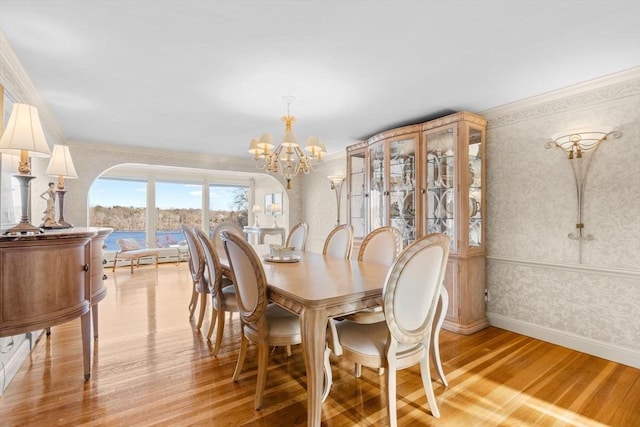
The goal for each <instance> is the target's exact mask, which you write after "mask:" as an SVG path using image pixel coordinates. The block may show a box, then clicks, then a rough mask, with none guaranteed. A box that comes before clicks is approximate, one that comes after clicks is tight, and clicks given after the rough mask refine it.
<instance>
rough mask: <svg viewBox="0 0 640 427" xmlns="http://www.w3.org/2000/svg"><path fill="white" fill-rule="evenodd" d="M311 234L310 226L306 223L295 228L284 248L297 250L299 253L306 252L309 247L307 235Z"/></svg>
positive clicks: (290, 232)
mask: <svg viewBox="0 0 640 427" xmlns="http://www.w3.org/2000/svg"><path fill="white" fill-rule="evenodd" d="M308 233H309V226H308V225H307V223H306V222H301V223H299V224H296V225H294V226H293V228H292V229H291V231H289V235H288V236H287V241H286V242H285V244H284V246H285V247H287V248H295V249H296V250H297V251H301V252H304V250H305V249H306V247H307V234H308Z"/></svg>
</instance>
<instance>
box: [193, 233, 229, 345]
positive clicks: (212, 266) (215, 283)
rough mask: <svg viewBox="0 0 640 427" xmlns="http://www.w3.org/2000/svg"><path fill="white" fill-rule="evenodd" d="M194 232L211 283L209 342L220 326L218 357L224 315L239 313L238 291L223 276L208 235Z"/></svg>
mask: <svg viewBox="0 0 640 427" xmlns="http://www.w3.org/2000/svg"><path fill="white" fill-rule="evenodd" d="M193 231H194V233H195V234H196V237H197V238H198V240H199V241H200V244H201V245H202V249H203V251H204V258H205V261H206V267H207V270H206V271H207V275H208V277H209V283H210V284H211V302H212V310H211V322H210V323H209V333H208V334H207V340H211V335H212V334H213V329H214V327H215V326H216V324H217V325H218V330H217V332H216V341H215V345H214V347H213V355H214V356H217V355H218V351H219V350H220V344H221V343H222V333H223V331H224V315H225V313H237V312H238V303H237V300H236V291H235V288H234V287H233V282H232V281H231V279H229V278H228V277H225V276H224V275H223V270H222V265H221V264H220V258H219V257H218V252H217V250H216V247H215V246H214V244H213V242H211V239H209V236H207V233H205V232H204V231H202V229H200V228H199V227H193Z"/></svg>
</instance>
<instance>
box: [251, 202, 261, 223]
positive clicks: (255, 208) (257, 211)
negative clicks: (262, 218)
mask: <svg viewBox="0 0 640 427" xmlns="http://www.w3.org/2000/svg"><path fill="white" fill-rule="evenodd" d="M252 210H253V216H254V220H253V221H254V222H253V226H254V227H260V222H259V221H258V215H259V214H260V212H262V207H261V206H260V205H253V209H252Z"/></svg>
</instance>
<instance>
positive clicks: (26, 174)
mask: <svg viewBox="0 0 640 427" xmlns="http://www.w3.org/2000/svg"><path fill="white" fill-rule="evenodd" d="M0 152H2V153H8V154H19V155H20V161H19V163H18V174H16V175H14V176H15V177H16V179H17V180H18V182H19V183H20V199H21V202H22V215H21V217H20V222H19V223H18V224H17V225H16V226H15V227H13V228H11V229H9V230H7V231H5V232H4V234H27V233H34V234H40V233H42V232H43V230H42V229H41V228H39V227H35V226H33V225H31V220H30V207H31V206H30V205H31V203H30V202H31V180H32V179H34V178H35V176H31V175H30V174H31V165H30V161H29V158H30V157H51V151H50V150H49V145H48V144H47V140H46V139H45V137H44V132H43V130H42V125H41V124H40V116H39V115H38V109H37V108H36V107H34V106H32V105H27V104H13V109H12V110H11V116H9V122H8V123H7V127H6V128H5V130H4V132H3V133H2V138H0Z"/></svg>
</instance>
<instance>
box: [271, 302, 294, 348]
mask: <svg viewBox="0 0 640 427" xmlns="http://www.w3.org/2000/svg"><path fill="white" fill-rule="evenodd" d="M265 316H266V320H267V324H268V326H269V337H271V338H280V337H291V336H298V342H300V341H299V340H300V339H301V338H300V318H299V317H298V316H296V315H295V314H291V313H289V312H288V311H287V310H285V309H283V308H281V307H279V306H277V305H276V304H269V305H268V306H267V311H266V313H265Z"/></svg>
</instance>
